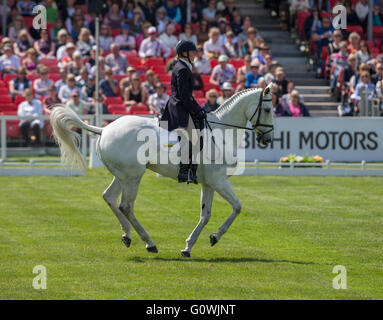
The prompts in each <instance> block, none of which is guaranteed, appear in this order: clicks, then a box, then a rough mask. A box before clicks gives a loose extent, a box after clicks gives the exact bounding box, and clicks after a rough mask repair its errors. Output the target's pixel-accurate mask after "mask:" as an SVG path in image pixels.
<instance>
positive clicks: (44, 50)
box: [35, 29, 56, 58]
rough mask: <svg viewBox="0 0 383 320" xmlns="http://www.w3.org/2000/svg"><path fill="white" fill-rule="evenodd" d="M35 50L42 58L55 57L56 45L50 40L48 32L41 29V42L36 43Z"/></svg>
mask: <svg viewBox="0 0 383 320" xmlns="http://www.w3.org/2000/svg"><path fill="white" fill-rule="evenodd" d="M35 50H36V51H37V54H38V55H39V56H40V58H51V57H54V56H55V52H56V45H55V43H54V42H53V41H51V40H50V38H49V33H48V30H46V29H41V31H40V40H38V41H36V42H35Z"/></svg>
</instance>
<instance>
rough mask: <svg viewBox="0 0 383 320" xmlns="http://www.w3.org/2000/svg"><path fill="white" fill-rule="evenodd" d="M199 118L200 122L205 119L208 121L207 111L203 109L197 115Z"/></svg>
mask: <svg viewBox="0 0 383 320" xmlns="http://www.w3.org/2000/svg"><path fill="white" fill-rule="evenodd" d="M197 118H198V119H199V120H203V119H206V111H205V110H204V109H201V110H200V111H199V112H198V114H197Z"/></svg>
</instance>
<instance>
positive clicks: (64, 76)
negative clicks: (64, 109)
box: [55, 68, 67, 92]
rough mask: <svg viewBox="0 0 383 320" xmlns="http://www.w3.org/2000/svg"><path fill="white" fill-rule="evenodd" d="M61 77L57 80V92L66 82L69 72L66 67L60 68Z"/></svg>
mask: <svg viewBox="0 0 383 320" xmlns="http://www.w3.org/2000/svg"><path fill="white" fill-rule="evenodd" d="M59 74H60V79H59V80H57V81H56V82H55V88H56V92H60V89H61V87H62V86H63V85H64V84H66V79H67V72H66V69H65V68H60V69H59Z"/></svg>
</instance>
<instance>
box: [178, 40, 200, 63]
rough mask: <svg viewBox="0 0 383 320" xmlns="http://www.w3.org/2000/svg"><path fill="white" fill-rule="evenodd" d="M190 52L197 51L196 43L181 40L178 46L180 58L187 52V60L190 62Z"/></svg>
mask: <svg viewBox="0 0 383 320" xmlns="http://www.w3.org/2000/svg"><path fill="white" fill-rule="evenodd" d="M189 51H197V47H196V46H195V44H194V42H192V41H190V40H180V41H178V43H177V45H176V53H177V55H178V56H180V57H182V53H184V52H186V53H187V56H186V57H187V59H188V60H189V62H190V63H192V62H191V61H190V58H189Z"/></svg>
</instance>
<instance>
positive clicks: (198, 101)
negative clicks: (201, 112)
mask: <svg viewBox="0 0 383 320" xmlns="http://www.w3.org/2000/svg"><path fill="white" fill-rule="evenodd" d="M196 101H197V103H198V104H199V105H200V106H201V107H202V106H203V105H204V104H205V103H206V102H207V99H206V98H196Z"/></svg>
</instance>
